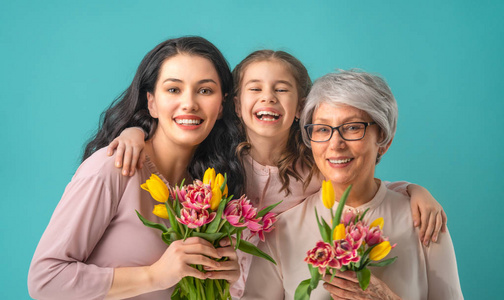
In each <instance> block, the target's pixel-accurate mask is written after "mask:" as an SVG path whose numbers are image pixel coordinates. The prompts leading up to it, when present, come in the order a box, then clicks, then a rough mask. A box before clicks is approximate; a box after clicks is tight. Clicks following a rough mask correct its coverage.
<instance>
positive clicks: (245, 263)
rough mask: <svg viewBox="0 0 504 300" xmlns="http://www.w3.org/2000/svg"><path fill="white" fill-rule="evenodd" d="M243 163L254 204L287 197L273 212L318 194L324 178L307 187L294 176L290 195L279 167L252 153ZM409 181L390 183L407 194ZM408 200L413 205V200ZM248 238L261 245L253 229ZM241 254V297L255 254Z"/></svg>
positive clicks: (236, 293)
mask: <svg viewBox="0 0 504 300" xmlns="http://www.w3.org/2000/svg"><path fill="white" fill-rule="evenodd" d="M243 164H244V167H245V172H246V176H247V183H246V190H245V193H246V195H247V198H248V199H250V200H251V202H252V203H253V204H254V206H255V207H257V208H259V209H261V208H263V207H266V206H269V205H271V204H275V203H277V202H278V201H280V200H283V201H282V203H281V204H280V205H278V206H277V207H275V209H274V210H273V212H275V213H277V214H280V213H283V212H284V211H287V210H289V209H291V208H293V207H294V206H296V205H298V204H300V203H301V202H303V201H304V200H305V199H306V198H307V197H308V196H311V195H313V194H315V193H317V192H318V191H319V190H320V186H321V184H322V178H321V177H313V179H312V180H311V182H310V183H309V185H308V186H307V188H306V190H305V189H304V188H303V183H302V182H301V181H296V179H295V178H293V177H291V178H290V185H289V189H290V191H291V193H290V194H289V195H286V193H285V192H284V191H280V189H281V188H282V182H281V181H280V177H279V176H278V168H277V167H274V166H264V165H261V164H259V163H258V162H256V161H255V160H254V159H253V158H252V157H251V156H250V155H246V156H244V158H243ZM297 170H298V171H299V172H300V173H301V174H302V177H303V178H306V177H307V176H308V174H309V170H302V168H301V166H298V167H297ZM302 171H304V172H302ZM408 184H409V183H408V182H404V181H402V182H393V183H387V186H388V187H389V188H390V189H393V190H395V191H397V192H400V193H404V194H406V195H407V186H408ZM407 203H408V205H409V201H408V202H407ZM244 238H245V239H246V240H248V241H250V242H251V243H253V244H255V245H258V244H259V242H260V240H259V237H257V236H254V237H250V236H249V232H248V233H247V232H244ZM238 257H239V263H240V267H241V276H240V279H239V280H238V282H236V283H235V284H234V285H233V287H232V288H231V291H232V294H233V296H236V297H241V296H242V295H243V291H244V288H245V282H246V280H247V276H248V273H249V269H250V264H251V261H252V255H249V254H246V253H243V252H240V251H238ZM269 299H275V298H269Z"/></svg>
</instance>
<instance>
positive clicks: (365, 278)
mask: <svg viewBox="0 0 504 300" xmlns="http://www.w3.org/2000/svg"><path fill="white" fill-rule="evenodd" d="M355 273H357V279H359V286H360V287H361V289H362V290H363V291H365V290H366V289H367V287H368V285H369V280H370V279H371V271H369V269H367V268H364V269H362V270H360V271H357V272H355Z"/></svg>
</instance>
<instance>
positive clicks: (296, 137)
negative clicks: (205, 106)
mask: <svg viewBox="0 0 504 300" xmlns="http://www.w3.org/2000/svg"><path fill="white" fill-rule="evenodd" d="M274 60H276V61H280V62H282V63H284V64H285V65H286V66H287V67H288V68H289V70H290V71H291V73H292V75H293V76H294V78H295V80H296V88H297V91H298V95H299V99H298V109H299V110H300V111H301V110H302V109H303V107H304V103H305V100H306V97H307V96H308V93H309V92H310V88H311V85H312V82H311V79H310V76H309V75H308V71H307V70H306V68H305V66H304V65H303V64H302V63H301V62H300V61H299V60H298V59H297V58H295V57H294V56H292V55H291V54H289V53H287V52H284V51H273V50H267V49H266V50H257V51H254V52H252V53H251V54H249V55H248V56H247V57H246V58H245V59H243V60H242V61H241V62H240V63H239V64H238V65H237V66H236V67H235V68H234V70H233V80H234V84H235V88H234V90H233V93H234V95H235V96H237V97H238V98H239V95H240V89H241V83H242V80H243V75H244V73H245V71H246V69H247V67H248V66H249V65H250V64H252V63H255V62H261V61H274ZM238 101H239V100H238ZM233 105H234V104H233ZM237 120H238V121H237ZM234 122H235V124H237V125H236V127H238V128H239V130H240V134H239V135H238V138H239V140H240V143H239V144H238V145H237V148H236V154H237V156H238V157H239V158H240V159H241V158H242V157H243V155H244V154H247V153H249V152H250V148H251V147H252V145H251V144H250V143H249V142H248V141H247V137H246V133H245V125H244V124H243V122H241V120H240V119H238V118H237V117H235V119H234ZM298 163H299V165H300V166H301V168H303V169H305V170H312V167H313V165H314V160H313V155H312V153H311V149H310V148H308V147H307V146H306V145H305V144H304V143H303V140H302V136H301V127H300V126H299V120H295V121H294V122H293V124H292V126H291V128H290V131H289V137H288V140H287V145H286V146H285V149H283V152H282V155H281V156H280V158H279V159H278V161H277V162H276V164H277V167H278V173H279V176H280V180H281V182H282V188H281V190H280V191H285V194H286V195H289V194H290V193H291V192H290V189H289V185H290V177H293V178H294V179H296V180H297V181H299V180H300V181H302V182H303V186H304V188H305V189H306V187H307V186H308V184H309V183H310V181H311V178H312V177H313V175H314V172H313V171H310V172H309V174H308V176H307V177H306V178H303V177H302V173H301V172H300V170H297V168H296V166H298Z"/></svg>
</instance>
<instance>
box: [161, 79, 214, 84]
mask: <svg viewBox="0 0 504 300" xmlns="http://www.w3.org/2000/svg"><path fill="white" fill-rule="evenodd" d="M167 81H171V82H180V83H182V82H183V81H182V80H180V79H178V78H166V79H165V80H163V83H165V82H167ZM208 82H213V83H215V84H217V82H215V80H213V79H201V80H200V81H198V84H202V83H208Z"/></svg>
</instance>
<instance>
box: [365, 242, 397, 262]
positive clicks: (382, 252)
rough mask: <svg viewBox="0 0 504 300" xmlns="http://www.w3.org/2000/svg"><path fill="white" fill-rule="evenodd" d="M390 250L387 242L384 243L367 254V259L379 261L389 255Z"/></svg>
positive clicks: (390, 247)
mask: <svg viewBox="0 0 504 300" xmlns="http://www.w3.org/2000/svg"><path fill="white" fill-rule="evenodd" d="M390 250H392V246H390V242H389V241H384V242H381V243H379V244H378V245H376V246H375V247H374V248H373V250H371V252H369V258H370V259H371V260H380V259H383V258H384V257H385V256H387V254H389V252H390Z"/></svg>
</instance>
